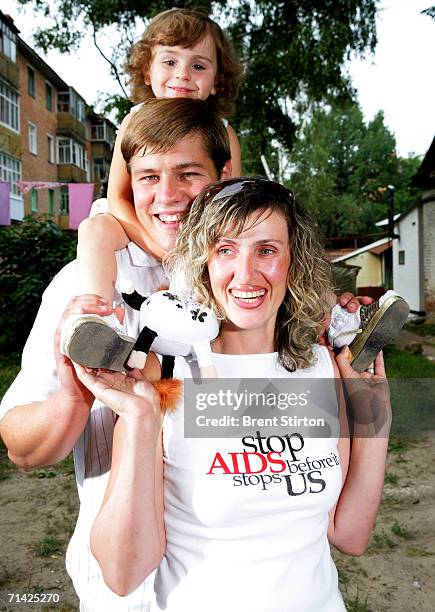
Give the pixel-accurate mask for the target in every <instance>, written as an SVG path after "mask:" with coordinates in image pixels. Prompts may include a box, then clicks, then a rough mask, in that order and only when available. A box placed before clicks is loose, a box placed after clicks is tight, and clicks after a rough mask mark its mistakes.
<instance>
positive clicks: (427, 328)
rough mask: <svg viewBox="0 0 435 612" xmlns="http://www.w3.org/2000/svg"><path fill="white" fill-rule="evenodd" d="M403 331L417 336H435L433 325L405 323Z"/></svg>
mask: <svg viewBox="0 0 435 612" xmlns="http://www.w3.org/2000/svg"><path fill="white" fill-rule="evenodd" d="M405 329H406V330H408V331H410V332H413V333H414V334H418V335H419V336H423V337H425V336H435V323H422V324H420V325H418V324H416V323H407V324H406V325H405Z"/></svg>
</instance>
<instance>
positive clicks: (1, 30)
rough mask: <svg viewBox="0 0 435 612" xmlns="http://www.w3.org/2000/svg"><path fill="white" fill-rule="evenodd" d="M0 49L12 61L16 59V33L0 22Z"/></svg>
mask: <svg viewBox="0 0 435 612" xmlns="http://www.w3.org/2000/svg"><path fill="white" fill-rule="evenodd" d="M0 26H1V27H0V51H2V52H3V53H4V54H5V55H7V56H8V57H9V59H11V60H12V61H13V62H16V61H17V42H16V41H17V35H16V34H15V32H13V31H12V30H11V29H10V28H8V26H7V25H6V24H5V23H3V22H2V23H1V24H0Z"/></svg>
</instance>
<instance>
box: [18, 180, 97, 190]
mask: <svg viewBox="0 0 435 612" xmlns="http://www.w3.org/2000/svg"><path fill="white" fill-rule="evenodd" d="M15 184H16V186H17V187H18V189H19V190H20V191H21V193H28V192H29V191H30V190H31V189H56V187H67V186H68V185H93V183H59V182H55V181H17V182H16V183H15Z"/></svg>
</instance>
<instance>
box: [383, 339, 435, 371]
mask: <svg viewBox="0 0 435 612" xmlns="http://www.w3.org/2000/svg"><path fill="white" fill-rule="evenodd" d="M384 357H385V370H386V372H387V377H388V378H435V363H431V362H430V361H428V360H427V359H426V358H425V357H422V356H421V355H411V354H410V353H408V351H402V350H401V349H399V348H397V347H395V346H387V347H386V348H385V349H384Z"/></svg>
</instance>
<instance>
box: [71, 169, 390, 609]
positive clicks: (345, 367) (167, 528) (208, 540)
mask: <svg viewBox="0 0 435 612" xmlns="http://www.w3.org/2000/svg"><path fill="white" fill-rule="evenodd" d="M168 268H169V271H170V273H172V274H177V273H179V272H180V271H181V272H182V273H183V274H184V275H185V277H186V280H187V283H188V285H189V286H191V287H193V288H194V290H195V293H196V297H197V298H198V299H199V301H201V302H202V303H204V304H205V305H207V306H212V307H213V308H214V310H215V311H216V312H217V313H218V315H219V316H220V317H221V318H222V324H221V329H220V333H219V335H218V337H217V338H216V340H214V341H213V343H212V349H213V353H214V360H215V365H216V368H217V372H218V375H219V377H220V379H224V378H232V377H237V378H257V379H262V378H264V379H268V380H269V379H270V378H288V379H289V385H290V387H289V388H291V383H292V379H294V381H293V382H295V379H301V378H304V379H305V378H307V379H322V378H326V379H328V378H331V379H332V378H334V377H339V376H340V373H341V376H342V377H343V378H344V377H346V378H352V379H355V380H357V381H358V382H359V381H360V380H362V379H364V378H367V379H370V381H371V382H372V384H375V383H376V382H377V381H383V380H384V377H385V372H384V368H383V361H382V357H381V356H379V357H378V358H377V360H376V362H375V374H374V375H372V374H367V373H364V374H357V373H356V372H354V371H353V370H352V368H351V367H350V366H349V364H348V361H347V352H346V349H345V350H344V351H343V352H342V353H340V355H339V356H338V357H337V358H336V361H335V359H334V356H333V355H332V353H330V352H329V351H328V350H327V349H326V348H325V347H321V346H319V345H317V344H315V342H316V338H317V334H318V330H319V326H320V323H321V321H322V320H323V318H324V316H325V313H326V312H327V311H328V309H329V301H330V294H331V289H332V287H331V281H330V275H329V268H328V266H327V264H326V263H325V262H324V260H323V258H322V250H321V247H320V244H319V242H318V239H317V237H316V235H315V231H314V225H313V223H312V221H311V219H310V218H309V216H308V214H307V213H306V211H305V210H304V209H303V208H302V207H301V206H300V205H299V204H298V203H297V202H296V201H295V199H294V197H293V194H292V193H291V192H290V191H288V190H287V189H285V188H284V187H282V186H281V185H278V184H277V183H273V182H270V181H266V180H264V179H260V178H252V179H251V178H247V179H231V180H228V181H223V182H220V183H216V184H214V185H212V186H210V187H208V188H207V189H205V190H204V191H203V192H202V194H200V196H198V198H197V199H196V200H195V202H194V203H193V205H192V208H191V211H190V214H189V216H188V218H187V219H186V221H185V222H184V224H183V227H182V230H181V232H180V235H179V237H178V239H177V244H176V247H175V250H174V252H173V254H172V255H171V257H170V259H169V261H168ZM339 369H340V372H339ZM78 371H79V375H80V377H81V379H82V380H83V382H84V383H85V384H86V385H87V386H88V387H89V389H90V390H91V391H92V393H94V394H95V396H96V397H98V398H99V399H100V400H102V401H103V402H104V403H106V404H107V405H109V406H110V407H111V408H112V409H113V410H114V411H115V412H116V413H117V414H118V415H119V419H118V422H117V425H116V428H115V437H114V453H113V462H112V470H111V475H110V480H109V484H108V489H107V492H106V496H105V499H104V502H103V505H102V508H101V510H100V512H99V514H98V516H97V518H96V520H95V523H94V526H93V529H92V534H91V546H92V550H93V553H94V555H95V556H96V558H97V560H98V562H99V563H100V566H101V568H102V571H103V574H104V578H105V580H106V582H107V584H108V585H109V586H110V587H111V588H112V589H113V590H115V591H116V592H117V593H118V594H127V593H129V592H131V591H132V590H133V589H135V588H136V587H137V586H138V585H139V584H140V583H141V582H142V580H143V579H144V578H145V576H147V575H148V574H149V573H150V572H151V571H152V570H153V569H154V568H155V567H157V566H159V570H158V572H157V577H156V580H155V591H156V601H155V602H154V604H153V605H154V608H152V609H155V610H171V611H176V612H184V611H185V610H189V612H190V611H199V610H201V611H202V610H204V609H207V610H213V611H214V610H216V611H218V610H219V611H221V610H223V609H226V610H229V611H234V612H236V611H244V610H250V611H256V612H265V611H266V610H267V611H269V610H270V611H272V612H284V611H285V612H287V611H290V610H294V611H297V612H301V611H304V612H308V611H309V612H314V611H316V612H320V611H321V612H329V611H330V612H335V611H339V610H344V609H345V608H344V604H343V601H342V598H341V595H340V593H339V590H338V580H337V571H336V569H335V566H334V563H333V561H332V559H331V556H330V550H329V544H328V540H329V543H331V544H333V545H334V546H336V547H337V548H338V549H340V550H341V551H343V552H345V553H349V554H361V553H362V552H363V551H364V550H365V548H366V546H367V544H368V541H369V539H370V534H371V531H372V528H373V525H374V521H375V517H376V513H377V509H378V506H379V502H380V497H381V493H382V486H383V474H384V468H385V457H386V451H387V439H386V436H385V437H383V438H380V437H378V438H355V439H354V440H353V442H352V449H351V447H350V442H349V438H348V437H346V436H345V435H342V437H340V438H339V439H337V438H310V437H309V436H306V435H305V434H304V435H300V434H295V435H296V436H298V437H297V442H298V443H297V444H293V442H292V438H291V437H289V436H288V434H287V437H286V433H287V432H286V430H285V428H284V429H283V431H282V432H281V433H282V437H280V439H281V440H284V441H286V440H287V443H286V444H285V443H283V445H282V447H281V448H279V449H277V448H276V446H273V445H272V442H271V439H272V438H271V437H267V435H263V434H262V432H261V431H258V432H254V431H253V432H252V433H253V434H255V435H252V436H248V437H242V439H240V438H241V436H239V437H238V438H237V437H236V438H228V439H222V438H209V439H188V438H184V430H183V425H184V419H183V405H182V403H180V405H178V406H177V409H176V410H174V411H172V412H167V413H166V414H165V415H164V416H162V415H161V412H160V406H159V400H158V398H157V396H156V393H155V391H154V389H153V387H152V386H151V385H150V384H148V383H147V381H146V380H144V379H143V378H144V377H145V376H146V377H147V378H148V379H149V380H154V379H158V378H159V377H160V362H159V360H158V359H157V357H156V356H155V355H152V354H150V356H149V358H148V360H147V365H146V368H145V371H144V373H139V372H137V371H135V372H134V373H133V376H129V377H126V376H123V375H121V374H119V375H118V374H108V373H101V372H99V373H98V372H97V373H95V372H94V373H89V372H86V371H85V370H83V369H82V368H79V369H78ZM174 375H175V376H176V377H178V378H184V379H189V378H192V376H195V375H196V366H195V363H194V362H192V361H189V360H187V359H185V358H182V357H180V358H177V359H176V363H175V370H174ZM205 390H206V389H205ZM326 401H327V400H326V399H325V402H326ZM338 404H339V402H338V401H337V398H336V397H334V406H333V407H332V409H333V410H335V412H336V413H337V415H338V412H339V408H338ZM187 408H188V407H186V410H187ZM328 408H329V409H331V407H330V406H328ZM340 409H341V408H340ZM341 410H342V409H341ZM385 413H386V417H387V419H386V420H387V421H389V405H388V404H386V405H385ZM339 418H340V420H341V421H342V426H343V433H344V434H345V431H346V426H345V424H344V419H343V416H342V415H339ZM387 428H388V423H387ZM274 437H275V439H276V438H277V436H274ZM254 458H255V459H256V460H257V461H258V460H259V461H261V469H258V465H257V467H255V468H254V467H253V466H252V464H251V461H252V460H253V459H254ZM163 465H164V476H163ZM241 465H243V466H244V467H241ZM319 466H320V467H319ZM260 472H261V475H262V476H263V478H262V479H260V478H259V477H258V479H253V478H252V475H253V474H259V473H260ZM108 534H110V536H109V537H108Z"/></svg>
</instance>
